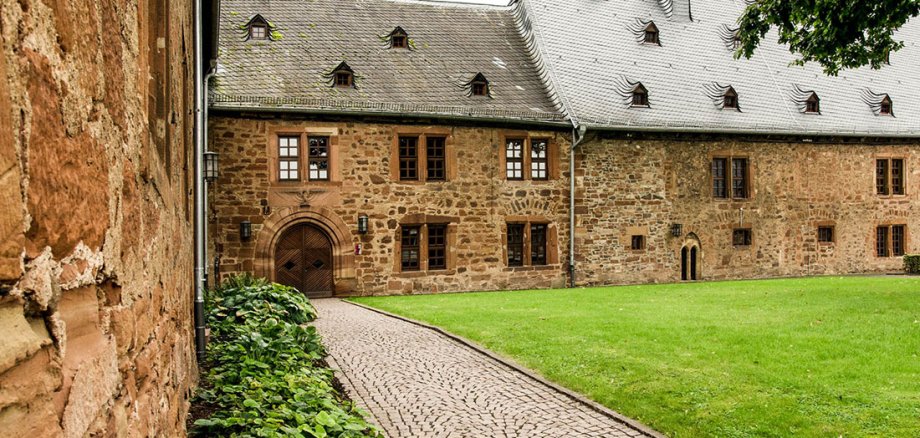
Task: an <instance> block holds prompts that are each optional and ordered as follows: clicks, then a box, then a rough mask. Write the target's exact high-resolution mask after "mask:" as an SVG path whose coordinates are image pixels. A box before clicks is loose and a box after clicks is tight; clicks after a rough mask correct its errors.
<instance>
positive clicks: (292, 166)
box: [278, 135, 300, 181]
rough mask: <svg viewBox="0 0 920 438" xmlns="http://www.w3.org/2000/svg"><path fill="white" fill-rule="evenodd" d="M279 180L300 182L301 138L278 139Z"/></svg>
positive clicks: (283, 137)
mask: <svg viewBox="0 0 920 438" xmlns="http://www.w3.org/2000/svg"><path fill="white" fill-rule="evenodd" d="M278 179H279V180H281V181H298V180H300V137H299V136H287V135H285V136H279V137H278Z"/></svg>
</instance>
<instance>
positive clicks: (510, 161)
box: [502, 137, 528, 181]
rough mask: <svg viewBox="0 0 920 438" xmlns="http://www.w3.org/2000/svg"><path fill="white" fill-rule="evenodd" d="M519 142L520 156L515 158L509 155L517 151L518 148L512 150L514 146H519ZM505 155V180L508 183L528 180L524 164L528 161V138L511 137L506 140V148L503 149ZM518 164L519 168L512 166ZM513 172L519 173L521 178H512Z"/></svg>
mask: <svg viewBox="0 0 920 438" xmlns="http://www.w3.org/2000/svg"><path fill="white" fill-rule="evenodd" d="M517 142H520V156H519V157H514V156H511V155H509V154H512V151H516V150H517V148H512V144H514V145H517ZM502 151H503V153H504V154H505V166H504V167H505V179H506V180H508V181H523V180H525V179H526V178H525V177H524V175H525V173H526V172H525V169H524V162H525V161H526V159H525V158H526V155H527V151H528V148H527V138H526V137H509V138H506V139H505V142H504V147H503V148H502ZM515 164H517V165H518V166H517V168H513V167H511V166H513V165H515ZM512 172H515V173H517V172H519V173H520V176H512Z"/></svg>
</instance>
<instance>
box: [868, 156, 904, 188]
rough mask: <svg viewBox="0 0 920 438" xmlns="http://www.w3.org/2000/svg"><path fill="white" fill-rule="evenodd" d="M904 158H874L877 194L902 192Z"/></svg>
mask: <svg viewBox="0 0 920 438" xmlns="http://www.w3.org/2000/svg"><path fill="white" fill-rule="evenodd" d="M904 173H905V169H904V159H902V158H880V159H877V160H875V192H876V194H879V195H889V194H891V195H903V194H904V185H905V184H904Z"/></svg>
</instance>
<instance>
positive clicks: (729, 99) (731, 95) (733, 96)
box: [722, 87, 738, 109]
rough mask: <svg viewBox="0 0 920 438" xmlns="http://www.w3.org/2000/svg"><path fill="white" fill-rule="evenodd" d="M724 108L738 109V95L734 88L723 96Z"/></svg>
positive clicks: (729, 89)
mask: <svg viewBox="0 0 920 438" xmlns="http://www.w3.org/2000/svg"><path fill="white" fill-rule="evenodd" d="M722 108H725V109H738V93H736V92H735V89H734V88H731V87H729V88H728V90H726V91H725V95H723V96H722Z"/></svg>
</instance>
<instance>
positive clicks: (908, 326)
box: [355, 277, 920, 437]
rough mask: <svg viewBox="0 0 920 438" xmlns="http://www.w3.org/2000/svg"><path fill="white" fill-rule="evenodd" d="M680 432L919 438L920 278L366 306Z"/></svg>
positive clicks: (373, 301)
mask: <svg viewBox="0 0 920 438" xmlns="http://www.w3.org/2000/svg"><path fill="white" fill-rule="evenodd" d="M355 301H357V302H360V303H363V304H367V305H371V306H375V307H378V308H381V309H384V310H387V311H390V312H393V313H398V314H401V315H405V316H408V317H410V318H413V319H417V320H420V321H425V322H428V323H431V324H433V325H437V326H440V327H443V328H445V329H447V330H449V331H451V332H453V333H456V334H459V335H461V336H463V337H466V338H468V339H471V340H473V341H476V342H478V343H480V344H481V345H484V346H486V347H487V348H489V349H491V350H493V351H496V352H498V353H500V354H503V355H505V356H510V357H512V358H513V359H514V360H516V361H517V362H518V363H521V364H522V365H525V366H527V367H529V368H531V369H533V370H536V371H538V372H539V373H540V374H542V375H544V376H545V377H547V378H548V379H550V380H552V381H554V382H557V383H559V384H561V385H563V386H566V387H568V388H571V389H573V390H575V391H578V392H580V393H583V394H586V395H587V396H588V397H590V398H592V399H594V400H596V401H598V402H600V403H602V404H604V405H606V406H608V407H610V408H612V409H614V410H617V411H619V412H620V413H622V414H625V415H627V416H630V417H633V418H636V419H638V420H640V421H642V422H644V423H645V424H647V425H649V426H651V427H653V428H655V429H657V430H659V431H661V432H663V433H665V434H667V435H670V436H673V437H699V436H705V437H708V436H715V437H748V436H758V437H759V436H795V437H803V436H805V437H808V436H834V437H836V436H848V437H850V436H852V437H865V436H878V437H895V436H903V437H920V279H917V278H910V277H846V278H827V277H825V278H811V279H789V280H763V281H737V282H716V283H692V284H687V283H685V284H670V285H648V286H624V287H605V288H589V289H573V290H566V289H561V290H544V291H517V292H497V293H496V292H485V293H468V294H452V295H427V296H404V297H375V298H360V299H355Z"/></svg>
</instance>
